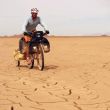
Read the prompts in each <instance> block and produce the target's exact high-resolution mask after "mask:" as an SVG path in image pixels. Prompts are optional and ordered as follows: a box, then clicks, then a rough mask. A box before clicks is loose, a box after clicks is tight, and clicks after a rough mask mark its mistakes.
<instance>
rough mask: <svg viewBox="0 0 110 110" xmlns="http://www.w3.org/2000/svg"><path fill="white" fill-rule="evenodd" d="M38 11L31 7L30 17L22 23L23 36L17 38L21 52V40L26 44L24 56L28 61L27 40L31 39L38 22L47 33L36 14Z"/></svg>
mask: <svg viewBox="0 0 110 110" xmlns="http://www.w3.org/2000/svg"><path fill="white" fill-rule="evenodd" d="M38 12H39V11H38V10H37V8H32V9H31V17H29V18H28V19H27V20H26V21H25V23H24V25H23V34H24V36H23V38H21V39H20V40H19V51H20V53H21V54H22V49H23V42H25V43H26V44H27V46H26V47H27V49H26V57H27V61H28V62H29V42H30V41H31V38H32V36H33V34H34V32H36V27H37V25H38V24H40V25H41V26H42V27H43V29H44V31H45V32H47V33H49V31H48V30H46V28H45V26H44V24H43V23H42V21H41V18H40V17H39V16H38Z"/></svg>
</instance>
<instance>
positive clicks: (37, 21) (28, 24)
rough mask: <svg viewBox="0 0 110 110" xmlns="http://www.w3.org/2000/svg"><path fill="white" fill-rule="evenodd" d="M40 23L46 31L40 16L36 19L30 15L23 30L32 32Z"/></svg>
mask: <svg viewBox="0 0 110 110" xmlns="http://www.w3.org/2000/svg"><path fill="white" fill-rule="evenodd" d="M38 24H40V25H41V26H42V27H43V29H44V31H45V30H46V28H45V26H44V24H43V23H42V21H41V18H40V17H39V16H38V17H37V18H36V19H35V20H33V19H32V17H29V18H28V19H27V20H26V21H25V23H24V24H23V32H32V30H35V29H36V27H37V25H38Z"/></svg>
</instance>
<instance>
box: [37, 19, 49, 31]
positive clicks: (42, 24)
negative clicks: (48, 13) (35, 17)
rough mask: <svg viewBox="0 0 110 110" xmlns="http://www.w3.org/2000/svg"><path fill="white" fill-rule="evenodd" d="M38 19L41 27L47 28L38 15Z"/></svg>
mask: <svg viewBox="0 0 110 110" xmlns="http://www.w3.org/2000/svg"><path fill="white" fill-rule="evenodd" d="M39 20H40V25H41V26H42V27H43V29H44V31H46V30H47V28H46V26H45V25H44V23H43V22H42V20H41V18H40V17H39Z"/></svg>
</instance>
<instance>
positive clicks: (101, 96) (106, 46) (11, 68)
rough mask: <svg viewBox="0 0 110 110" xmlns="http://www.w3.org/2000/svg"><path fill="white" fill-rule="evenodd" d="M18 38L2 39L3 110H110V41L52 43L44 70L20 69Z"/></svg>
mask: <svg viewBox="0 0 110 110" xmlns="http://www.w3.org/2000/svg"><path fill="white" fill-rule="evenodd" d="M18 39H19V38H0V110H110V37H67V38H66V37H55V38H54V37H49V38H48V39H49V41H50V44H51V52H49V53H46V54H45V69H44V71H39V70H38V68H37V67H36V65H35V67H34V68H33V69H28V68H27V65H26V62H25V61H22V62H21V67H20V68H18V67H16V62H15V60H14V58H13V51H14V49H16V48H17V47H18Z"/></svg>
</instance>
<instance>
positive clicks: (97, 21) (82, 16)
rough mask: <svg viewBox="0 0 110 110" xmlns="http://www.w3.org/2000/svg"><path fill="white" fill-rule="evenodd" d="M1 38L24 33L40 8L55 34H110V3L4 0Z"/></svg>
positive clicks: (101, 0) (98, 0)
mask: <svg viewBox="0 0 110 110" xmlns="http://www.w3.org/2000/svg"><path fill="white" fill-rule="evenodd" d="M0 2H1V4H0V30H1V31H0V35H13V34H19V33H22V25H23V23H24V21H25V19H26V18H27V17H28V16H29V15H30V9H31V8H33V7H37V8H38V9H39V16H40V17H41V18H42V20H43V22H44V23H45V25H46V27H47V28H48V29H49V30H50V33H51V34H52V35H91V34H110V1H109V0H60V1H59V0H45V1H44V0H11V2H10V0H0Z"/></svg>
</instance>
